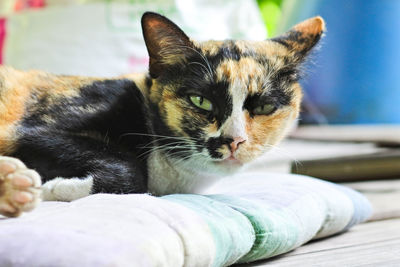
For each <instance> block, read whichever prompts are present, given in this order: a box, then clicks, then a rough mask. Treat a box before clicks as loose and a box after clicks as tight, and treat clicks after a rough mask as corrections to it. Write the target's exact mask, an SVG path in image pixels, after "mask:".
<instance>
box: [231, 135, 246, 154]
mask: <svg viewBox="0 0 400 267" xmlns="http://www.w3.org/2000/svg"><path fill="white" fill-rule="evenodd" d="M244 142H246V139H244V138H243V137H240V136H239V137H235V138H233V141H232V143H231V144H230V147H231V152H232V153H233V152H235V151H236V150H237V149H238V148H239V145H240V144H243V143H244Z"/></svg>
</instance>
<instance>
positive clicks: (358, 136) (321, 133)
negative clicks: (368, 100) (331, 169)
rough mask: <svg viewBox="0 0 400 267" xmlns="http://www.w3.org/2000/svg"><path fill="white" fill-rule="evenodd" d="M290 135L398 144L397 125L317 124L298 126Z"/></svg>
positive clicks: (314, 138)
mask: <svg viewBox="0 0 400 267" xmlns="http://www.w3.org/2000/svg"><path fill="white" fill-rule="evenodd" d="M290 136H291V137H294V138H299V139H304V140H323V141H347V142H375V143H378V144H381V145H387V146H399V145H400V126H398V125H389V124H388V125H318V126H300V127H299V128H297V129H296V130H295V131H294V132H293V133H291V134H290Z"/></svg>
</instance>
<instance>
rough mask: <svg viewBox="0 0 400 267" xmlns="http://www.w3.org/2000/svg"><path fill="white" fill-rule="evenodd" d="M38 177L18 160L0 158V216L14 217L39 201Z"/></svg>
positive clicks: (31, 207)
mask: <svg viewBox="0 0 400 267" xmlns="http://www.w3.org/2000/svg"><path fill="white" fill-rule="evenodd" d="M40 183H41V182H40V176H39V174H38V173H37V172H36V171H34V170H31V169H28V168H27V167H26V166H25V164H23V163H22V162H21V161H20V160H18V159H16V158H12V157H5V156H0V214H2V215H5V216H8V217H16V216H19V215H20V214H21V212H23V211H30V210H32V209H33V208H35V206H36V205H37V204H38V203H39V201H40Z"/></svg>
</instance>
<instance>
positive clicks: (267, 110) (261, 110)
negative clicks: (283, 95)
mask: <svg viewBox="0 0 400 267" xmlns="http://www.w3.org/2000/svg"><path fill="white" fill-rule="evenodd" d="M275 109H276V107H275V105H273V104H264V105H260V106H258V107H256V108H255V109H253V114H254V115H269V114H272V113H273V112H274V111H275Z"/></svg>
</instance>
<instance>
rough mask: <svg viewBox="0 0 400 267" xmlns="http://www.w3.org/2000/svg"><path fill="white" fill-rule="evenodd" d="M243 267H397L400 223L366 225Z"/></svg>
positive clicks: (395, 220)
mask: <svg viewBox="0 0 400 267" xmlns="http://www.w3.org/2000/svg"><path fill="white" fill-rule="evenodd" d="M245 266H283V267H285V266H346V267H351V266H400V219H393V220H385V221H377V222H370V223H365V224H361V225H358V226H355V227H354V228H352V229H351V230H350V231H348V232H347V233H343V234H341V235H337V236H334V237H330V238H326V239H322V240H317V241H313V242H310V243H309V244H306V245H304V246H302V247H300V248H298V249H296V250H294V251H292V252H290V253H287V254H285V255H282V256H278V257H275V258H273V259H270V260H266V261H261V262H256V263H252V264H248V265H245Z"/></svg>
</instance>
